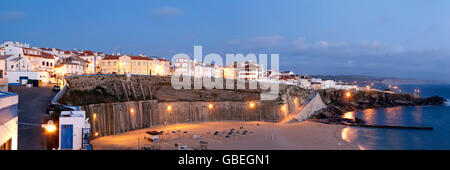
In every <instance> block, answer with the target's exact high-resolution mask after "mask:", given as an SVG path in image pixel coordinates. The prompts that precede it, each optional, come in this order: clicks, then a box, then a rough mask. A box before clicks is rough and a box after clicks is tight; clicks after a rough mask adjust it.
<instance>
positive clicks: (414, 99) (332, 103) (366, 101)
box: [314, 89, 446, 123]
mask: <svg viewBox="0 0 450 170" xmlns="http://www.w3.org/2000/svg"><path fill="white" fill-rule="evenodd" d="M318 92H319V94H320V96H321V97H322V100H323V102H324V103H325V104H326V105H327V106H328V107H327V108H324V109H321V110H319V111H318V113H317V114H315V115H316V116H315V117H314V118H315V119H318V120H320V121H322V122H323V121H324V122H349V123H363V121H362V120H360V119H358V118H355V119H354V120H350V119H345V118H342V115H343V114H344V113H346V112H351V111H358V110H364V109H369V108H383V107H395V106H423V105H444V104H445V102H446V100H445V99H444V98H442V97H439V96H433V97H418V96H415V95H411V94H398V93H387V92H379V91H373V90H364V91H346V90H333V89H327V90H320V91H318Z"/></svg>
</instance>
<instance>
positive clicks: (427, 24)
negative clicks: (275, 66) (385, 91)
mask: <svg viewBox="0 0 450 170" xmlns="http://www.w3.org/2000/svg"><path fill="white" fill-rule="evenodd" d="M0 40H2V41H21V42H28V43H31V44H32V45H33V46H39V47H56V48H61V49H74V48H77V49H89V50H94V51H101V52H106V53H111V52H122V53H127V54H140V53H144V54H146V55H149V56H159V57H164V58H167V59H171V57H172V56H173V55H174V54H176V53H188V54H192V52H193V46H194V45H202V46H203V53H204V54H207V53H210V52H215V53H219V54H221V55H224V54H226V53H244V54H247V53H269V54H270V53H279V54H280V68H281V69H283V70H293V71H295V72H298V73H306V74H353V75H356V74H357V75H370V76H389V77H402V78H416V79H426V80H444V81H449V80H450V78H449V77H450V1H447V0H421V1H415V0H396V1H392V0H372V1H368V0H339V1H338V0H327V1H325V0H309V1H302V0H221V1H219V0H145V1H144V0H142V1H138V0H135V1H134V0H128V1H125V0H121V1H119V0H64V1H57V0H52V1H50V0H40V1H35V0H14V1H1V2H0Z"/></svg>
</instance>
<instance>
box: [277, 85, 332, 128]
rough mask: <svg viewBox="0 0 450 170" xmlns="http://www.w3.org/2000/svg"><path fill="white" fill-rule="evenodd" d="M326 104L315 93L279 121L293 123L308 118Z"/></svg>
mask: <svg viewBox="0 0 450 170" xmlns="http://www.w3.org/2000/svg"><path fill="white" fill-rule="evenodd" d="M326 107H327V105H326V104H325V103H323V101H322V98H321V97H320V94H319V93H317V92H316V93H315V94H314V95H312V96H311V97H310V98H309V99H308V100H306V102H305V104H303V105H302V106H300V107H299V109H296V111H294V112H293V113H291V114H289V115H288V116H286V117H285V118H284V119H283V120H281V121H280V122H279V123H294V122H299V121H304V120H306V119H309V118H310V117H311V116H314V113H315V112H316V111H318V110H320V109H323V108H326Z"/></svg>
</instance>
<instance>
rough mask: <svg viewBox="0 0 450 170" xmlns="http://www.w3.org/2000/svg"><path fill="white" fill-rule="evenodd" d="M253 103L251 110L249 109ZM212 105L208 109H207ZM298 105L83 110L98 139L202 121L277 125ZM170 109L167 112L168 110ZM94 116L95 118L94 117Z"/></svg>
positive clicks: (138, 104) (136, 104)
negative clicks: (237, 121)
mask: <svg viewBox="0 0 450 170" xmlns="http://www.w3.org/2000/svg"><path fill="white" fill-rule="evenodd" d="M251 103H253V106H251ZM210 104H211V105H212V108H210V107H209V105H210ZM300 105H301V103H300V102H296V101H295V100H290V101H289V102H287V103H285V104H284V103H280V102H263V101H255V102H231V101H224V102H183V101H180V102H158V101H157V100H146V101H130V102H120V103H100V104H91V105H86V106H84V107H83V110H85V111H86V114H87V117H89V118H90V123H91V130H92V133H93V134H95V133H98V136H107V135H114V134H119V133H123V132H127V131H131V130H136V129H142V128H149V127H153V126H161V125H164V124H165V123H167V124H174V123H187V122H204V121H224V120H225V121H231V120H239V121H275V122H276V121H280V120H281V119H283V118H284V117H286V116H287V115H288V114H289V113H291V112H292V111H294V110H296V109H298V107H299V106H300ZM169 107H170V109H169ZM94 115H95V116H94Z"/></svg>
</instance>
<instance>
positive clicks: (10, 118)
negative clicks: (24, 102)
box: [0, 92, 19, 150]
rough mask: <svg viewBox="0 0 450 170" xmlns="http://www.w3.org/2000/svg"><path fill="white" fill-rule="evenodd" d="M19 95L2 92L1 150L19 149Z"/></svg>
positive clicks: (0, 94)
mask: <svg viewBox="0 0 450 170" xmlns="http://www.w3.org/2000/svg"><path fill="white" fill-rule="evenodd" d="M18 102H19V96H18V95H17V94H16V93H7V92H0V150H17V139H18V138H17V133H18V120H19V119H18V114H17V105H18Z"/></svg>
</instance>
